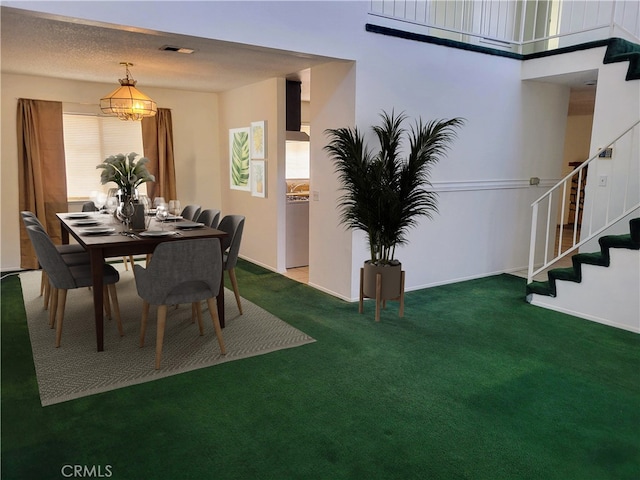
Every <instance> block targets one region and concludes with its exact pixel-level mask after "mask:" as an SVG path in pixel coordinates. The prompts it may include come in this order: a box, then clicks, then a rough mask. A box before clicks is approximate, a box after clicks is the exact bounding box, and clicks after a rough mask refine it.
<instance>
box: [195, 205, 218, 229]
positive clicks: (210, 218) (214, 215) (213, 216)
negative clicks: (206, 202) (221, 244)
mask: <svg viewBox="0 0 640 480" xmlns="http://www.w3.org/2000/svg"><path fill="white" fill-rule="evenodd" d="M219 220H220V210H216V209H215V208H207V209H205V210H202V211H201V212H200V214H199V215H198V219H197V220H194V221H196V222H199V223H204V224H205V225H206V226H207V227H211V228H218V221H219Z"/></svg>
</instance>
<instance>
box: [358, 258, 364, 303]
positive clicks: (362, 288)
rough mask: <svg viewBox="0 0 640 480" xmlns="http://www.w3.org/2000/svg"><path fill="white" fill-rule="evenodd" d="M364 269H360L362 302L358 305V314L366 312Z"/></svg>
mask: <svg viewBox="0 0 640 480" xmlns="http://www.w3.org/2000/svg"><path fill="white" fill-rule="evenodd" d="M363 283H364V268H360V302H359V304H358V313H362V312H364V285H363Z"/></svg>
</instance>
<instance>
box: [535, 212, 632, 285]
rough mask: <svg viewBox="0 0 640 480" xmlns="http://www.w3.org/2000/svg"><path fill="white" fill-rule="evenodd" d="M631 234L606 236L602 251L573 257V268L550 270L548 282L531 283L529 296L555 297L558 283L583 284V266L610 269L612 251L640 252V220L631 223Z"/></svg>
mask: <svg viewBox="0 0 640 480" xmlns="http://www.w3.org/2000/svg"><path fill="white" fill-rule="evenodd" d="M629 230H630V232H631V233H629V234H623V235H605V236H604V237H600V238H599V239H598V244H599V245H600V251H599V252H594V253H578V254H576V255H573V256H572V257H571V262H572V264H573V266H572V267H567V268H554V269H553V270H549V272H548V274H547V276H548V278H549V280H548V281H546V282H539V281H535V282H531V283H530V284H528V285H527V295H530V294H532V293H537V294H538V295H545V296H548V297H555V296H556V293H557V289H556V281H557V280H564V281H566V282H575V283H580V282H582V265H583V264H585V265H596V266H600V267H608V266H609V265H610V263H611V255H610V249H612V248H627V249H630V250H640V218H634V219H632V220H630V221H629Z"/></svg>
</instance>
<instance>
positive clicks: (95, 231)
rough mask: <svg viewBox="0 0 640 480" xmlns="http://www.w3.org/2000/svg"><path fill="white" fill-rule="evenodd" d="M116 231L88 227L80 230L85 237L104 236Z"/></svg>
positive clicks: (111, 228) (107, 228)
mask: <svg viewBox="0 0 640 480" xmlns="http://www.w3.org/2000/svg"><path fill="white" fill-rule="evenodd" d="M115 231H116V229H115V228H113V227H89V228H85V229H84V230H82V233H84V234H85V235H104V234H105V233H113V232H115Z"/></svg>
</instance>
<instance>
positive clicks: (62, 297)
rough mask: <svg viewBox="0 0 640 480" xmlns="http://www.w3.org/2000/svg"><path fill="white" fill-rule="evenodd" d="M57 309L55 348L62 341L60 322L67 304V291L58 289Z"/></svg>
mask: <svg viewBox="0 0 640 480" xmlns="http://www.w3.org/2000/svg"><path fill="white" fill-rule="evenodd" d="M57 290H58V295H57V297H58V307H57V308H56V348H58V347H59V346H60V341H61V340H62V321H63V320H64V307H65V304H66V303H67V291H66V290H65V289H63V288H58V289H57Z"/></svg>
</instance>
